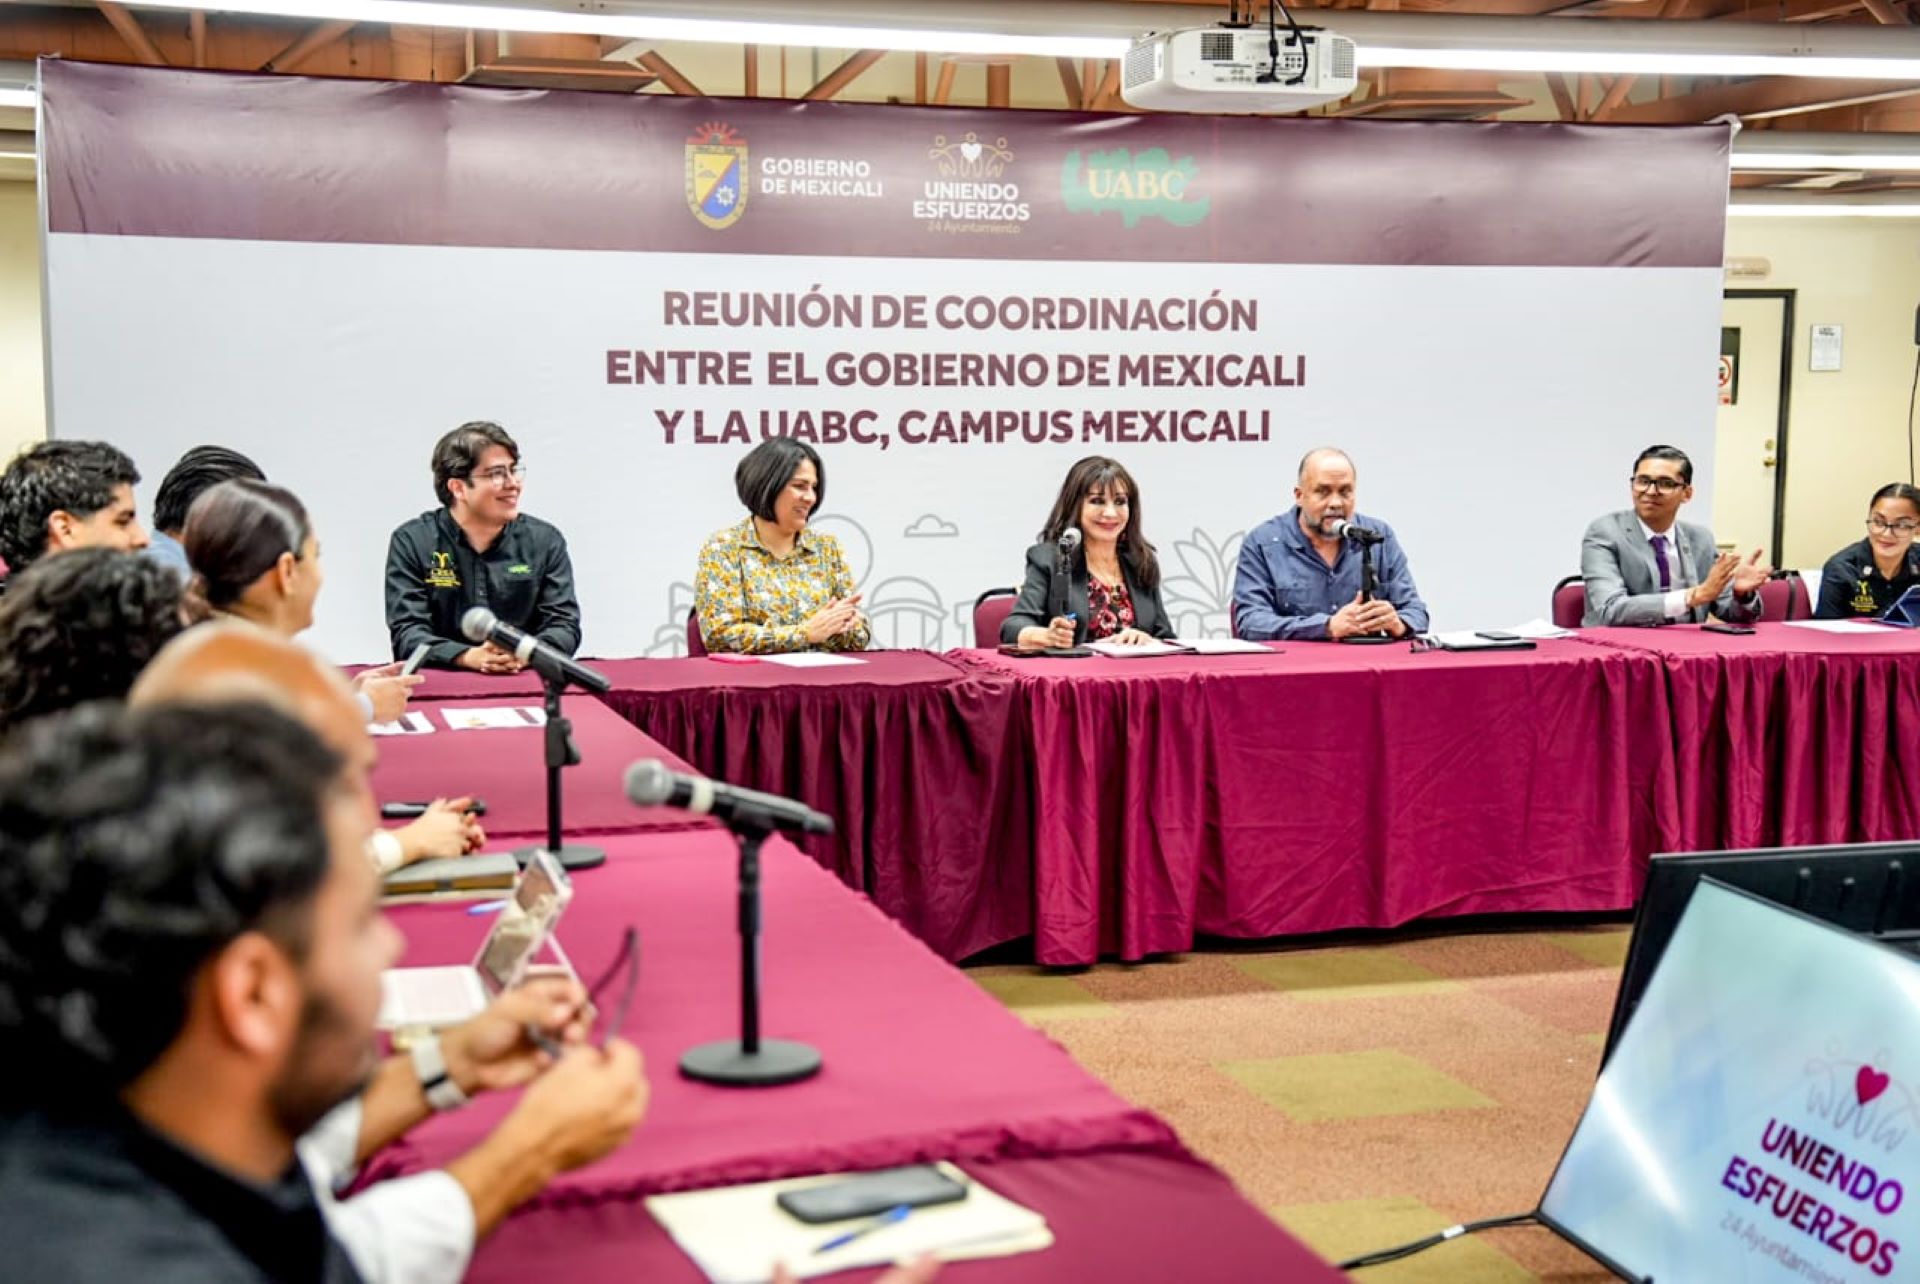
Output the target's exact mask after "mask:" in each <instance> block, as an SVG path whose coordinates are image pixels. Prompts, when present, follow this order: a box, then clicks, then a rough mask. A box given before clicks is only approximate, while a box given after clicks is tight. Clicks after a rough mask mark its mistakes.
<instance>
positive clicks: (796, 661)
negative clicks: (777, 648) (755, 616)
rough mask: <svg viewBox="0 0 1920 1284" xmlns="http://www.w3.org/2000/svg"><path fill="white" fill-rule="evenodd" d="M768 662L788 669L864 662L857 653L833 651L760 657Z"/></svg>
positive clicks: (788, 653) (786, 653)
mask: <svg viewBox="0 0 1920 1284" xmlns="http://www.w3.org/2000/svg"><path fill="white" fill-rule="evenodd" d="M760 658H761V659H762V660H764V661H766V662H767V663H768V664H784V665H786V666H787V667H788V668H789V669H833V668H838V667H839V666H840V665H843V664H865V663H866V661H865V660H862V659H861V658H860V657H859V656H857V655H839V654H837V653H835V652H833V651H783V652H781V653H780V654H779V655H763V656H761V657H760Z"/></svg>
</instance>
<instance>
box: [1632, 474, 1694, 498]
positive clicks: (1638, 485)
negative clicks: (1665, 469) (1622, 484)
mask: <svg viewBox="0 0 1920 1284" xmlns="http://www.w3.org/2000/svg"><path fill="white" fill-rule="evenodd" d="M1633 488H1634V490H1636V491H1638V492H1639V493H1640V494H1642V495H1644V494H1646V493H1647V492H1648V491H1658V492H1659V493H1660V494H1662V495H1677V494H1679V493H1680V492H1681V491H1683V490H1685V489H1686V488H1687V484H1686V483H1685V482H1683V481H1680V480H1678V479H1677V478H1673V477H1635V478H1633Z"/></svg>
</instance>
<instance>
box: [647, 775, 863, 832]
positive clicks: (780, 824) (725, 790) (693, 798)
mask: <svg viewBox="0 0 1920 1284" xmlns="http://www.w3.org/2000/svg"><path fill="white" fill-rule="evenodd" d="M627 797H628V799H629V800H631V801H632V802H634V803H637V804H639V805H640V806H642V807H678V808H680V809H681V810H682V811H691V812H697V813H698V814H700V815H702V816H713V817H715V818H717V819H719V820H724V821H726V822H727V823H728V824H730V825H735V826H750V827H753V828H757V829H761V830H771V829H791V830H794V831H796V832H798V833H802V834H831V833H832V832H833V817H831V816H826V815H822V814H821V813H820V812H817V811H815V810H814V809H813V808H811V807H808V806H806V805H805V804H804V803H797V802H795V801H793V800H792V799H791V798H782V797H780V796H779V795H778V794H763V793H761V792H759V791H758V790H754V789H742V788H740V787H739V786H738V785H729V784H723V783H722V782H720V781H718V780H709V779H707V778H706V777H705V776H689V775H687V774H685V773H684V772H679V771H674V770H673V769H672V768H670V767H668V766H667V765H666V764H665V763H663V762H661V761H660V760H659V759H657V758H642V759H641V760H640V761H639V762H636V763H634V764H633V765H632V766H631V767H628V768H627Z"/></svg>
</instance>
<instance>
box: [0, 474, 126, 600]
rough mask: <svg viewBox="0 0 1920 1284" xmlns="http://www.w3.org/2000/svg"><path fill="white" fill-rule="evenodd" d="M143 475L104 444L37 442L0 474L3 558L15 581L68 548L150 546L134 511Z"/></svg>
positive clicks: (0, 556)
mask: <svg viewBox="0 0 1920 1284" xmlns="http://www.w3.org/2000/svg"><path fill="white" fill-rule="evenodd" d="M139 481H140V470H139V469H138V468H135V467H134V466H133V461H132V460H131V459H128V458H127V457H126V455H125V454H124V453H122V452H121V451H118V450H116V449H114V448H113V447H112V446H109V445H107V443H105V442H104V441H42V442H36V443H34V444H33V445H31V446H28V447H27V448H26V449H25V450H23V451H21V452H20V453H19V454H18V455H15V456H14V458H13V462H12V463H10V464H8V465H7V468H6V471H5V472H0V558H3V559H5V561H6V563H7V574H8V575H9V576H15V575H18V574H19V573H20V572H21V571H24V570H26V569H27V567H28V566H30V565H32V564H33V563H34V562H35V561H37V560H39V559H40V558H41V557H44V556H45V555H47V554H49V553H60V552H64V551H66V550H67V549H70V548H118V549H125V550H129V551H134V552H137V551H139V550H140V549H143V548H145V547H146V546H147V528H146V527H144V526H142V525H141V524H140V515H139V512H138V511H137V510H136V509H135V508H134V503H133V488H134V486H135V485H137V484H138V483H139Z"/></svg>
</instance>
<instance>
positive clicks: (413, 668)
mask: <svg viewBox="0 0 1920 1284" xmlns="http://www.w3.org/2000/svg"><path fill="white" fill-rule="evenodd" d="M431 649H432V647H431V646H430V645H429V644H427V643H425V642H422V643H421V644H420V645H419V646H417V647H415V648H413V654H412V655H410V656H408V657H407V662H406V663H405V664H403V665H401V666H400V676H401V677H403V678H410V677H412V676H413V675H414V673H415V672H417V671H418V670H419V668H420V666H421V665H422V664H424V663H425V662H426V658H427V652H428V651H430V650H431Z"/></svg>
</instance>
